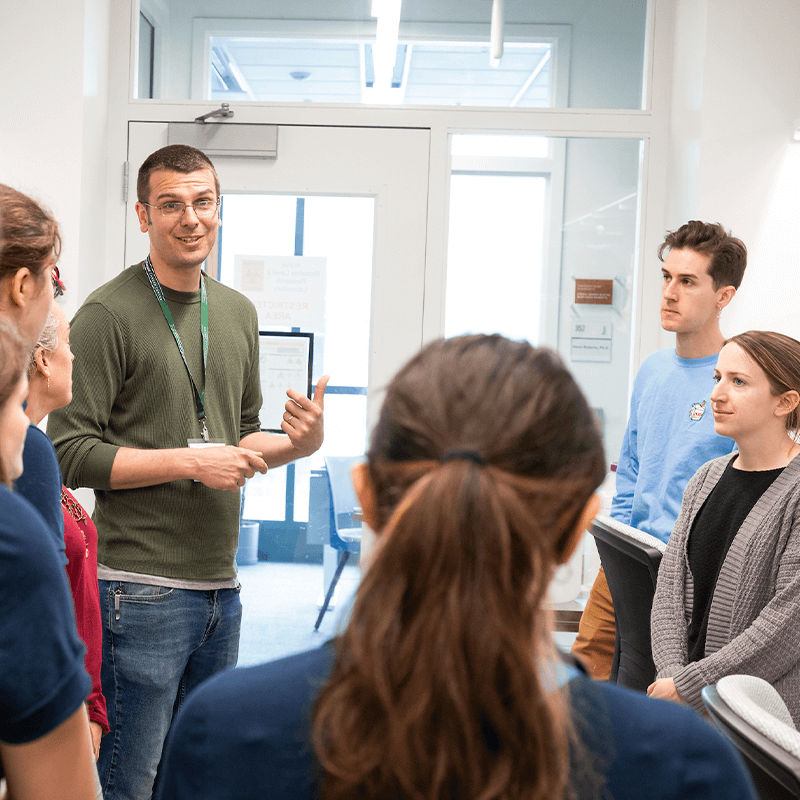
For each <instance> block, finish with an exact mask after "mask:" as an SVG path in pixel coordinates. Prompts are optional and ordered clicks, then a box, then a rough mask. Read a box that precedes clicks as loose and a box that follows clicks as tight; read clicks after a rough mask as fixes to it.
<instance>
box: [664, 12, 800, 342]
mask: <svg viewBox="0 0 800 800" xmlns="http://www.w3.org/2000/svg"><path fill="white" fill-rule="evenodd" d="M677 6H678V16H677V30H676V41H677V42H678V46H677V47H676V58H675V69H674V78H673V111H672V142H673V148H672V182H671V185H670V196H669V209H670V219H669V220H668V221H667V224H668V226H669V227H675V226H676V225H679V224H681V222H683V221H685V220H686V219H690V218H699V219H705V220H710V221H714V222H716V221H719V222H721V223H722V224H723V225H725V226H726V227H729V228H731V229H732V231H733V233H734V235H736V236H739V237H740V238H741V239H742V240H743V241H744V242H745V244H746V245H747V248H748V254H749V257H748V267H747V272H746V274H745V278H744V282H743V284H742V288H741V290H740V291H739V293H738V296H737V298H736V299H735V300H734V302H733V304H732V305H731V306H730V307H729V309H728V310H727V311H726V312H725V313H724V315H723V333H725V334H727V335H733V334H735V333H739V332H741V331H744V330H748V329H752V328H756V329H767V330H770V329H771V330H778V331H781V332H783V333H786V334H789V335H790V336H794V337H796V338H800V281H798V265H800V142H797V143H795V142H794V141H793V140H792V132H793V129H794V120H795V119H796V118H798V117H800V48H798V46H797V42H798V41H800V4H798V3H796V2H794V0H784V2H772V3H763V2H758V0H736V2H730V0H727V1H726V0H700V1H698V0H679V2H678V3H677ZM665 341H667V342H668V341H669V339H668V337H666V336H665Z"/></svg>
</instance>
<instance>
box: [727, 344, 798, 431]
mask: <svg viewBox="0 0 800 800" xmlns="http://www.w3.org/2000/svg"><path fill="white" fill-rule="evenodd" d="M725 344H737V345H739V347H741V348H742V350H744V351H745V353H747V355H748V356H750V358H752V359H753V361H755V362H756V364H758V366H759V367H761V369H763V370H764V374H765V375H766V376H767V380H768V381H769V388H770V390H771V391H772V394H773V396H774V397H777V396H778V395H781V394H783V393H784V392H791V391H792V390H794V391H795V392H797V393H798V394H800V342H798V341H797V339H793V338H792V337H791V336H785V335H784V334H782V333H776V332H775V331H746V332H745V333H739V334H737V335H736V336H731V338H730V339H727V340H726V341H725ZM723 346H724V345H723ZM786 430H787V431H789V432H790V433H795V434H800V406H797V407H796V408H795V409H794V410H793V411H792V413H791V414H788V415H787V417H786Z"/></svg>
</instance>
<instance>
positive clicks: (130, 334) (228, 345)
mask: <svg viewBox="0 0 800 800" xmlns="http://www.w3.org/2000/svg"><path fill="white" fill-rule="evenodd" d="M205 282H206V289H207V292H208V305H209V350H208V364H207V367H206V382H205V389H206V392H205V406H206V415H207V425H208V430H209V434H210V436H211V438H212V439H215V440H224V441H225V443H226V444H229V445H238V444H239V442H240V441H241V439H242V438H243V437H244V436H247V435H248V434H250V433H254V432H255V431H257V430H258V429H259V421H258V414H259V411H260V409H261V387H260V385H259V372H258V366H259V351H258V323H257V317H256V311H255V309H254V308H253V305H252V304H251V303H250V301H249V300H247V299H246V298H245V297H243V296H242V295H241V294H239V293H238V292H235V291H234V290H232V289H230V288H228V287H226V286H224V285H222V284H220V283H218V282H217V281H214V280H212V279H211V278H209V277H207V276H206V277H205ZM164 294H165V296H166V299H167V303H168V305H169V308H170V311H171V312H172V316H173V318H174V320H175V327H176V328H177V330H178V333H179V335H180V337H181V340H182V342H183V347H184V350H185V352H186V359H187V362H188V364H189V368H190V369H191V372H192V376H193V378H194V379H195V382H196V383H197V385H198V390H200V389H202V385H203V384H202V347H201V336H200V292H199V291H197V292H176V291H172V290H170V289H168V288H166V287H164ZM70 342H71V347H72V351H73V353H74V354H75V362H74V364H73V400H72V403H70V404H69V405H68V406H66V407H65V408H63V409H60V410H58V411H54V412H52V413H51V414H50V416H49V419H48V426H47V431H48V434H49V435H50V438H51V439H52V440H53V443H54V444H55V447H56V452H57V453H58V458H59V462H60V464H61V470H62V472H63V475H64V483H65V484H66V485H67V486H69V487H71V488H73V487H76V486H89V487H92V488H93V489H95V498H96V505H95V512H94V522H95V525H96V526H97V532H98V549H97V560H98V562H100V563H101V564H104V565H105V566H107V567H111V568H113V569H119V570H127V571H130V572H137V573H140V574H149V575H161V576H164V577H169V578H183V579H191V580H214V579H222V578H231V577H233V576H234V575H235V567H234V556H235V554H236V546H237V537H238V528H239V525H238V521H239V495H238V494H234V493H230V492H222V491H218V490H214V489H209V488H208V487H206V486H204V485H203V484H201V483H197V482H195V481H192V480H176V481H172V482H170V483H164V484H160V485H157V486H150V487H145V488H141V489H125V490H120V489H117V490H113V491H112V490H111V487H110V481H111V467H112V464H113V462H114V457H115V456H116V453H117V450H118V449H119V448H120V447H134V448H143V449H147V450H153V449H160V448H173V447H186V446H187V440H188V439H196V438H199V436H200V425H199V423H198V420H197V413H196V410H195V402H194V394H193V392H192V388H191V384H190V382H189V378H188V376H187V374H186V368H185V367H184V364H183V361H182V359H181V356H180V353H179V352H178V347H177V345H176V344H175V340H174V339H173V336H172V332H171V331H170V328H169V325H168V324H167V322H166V320H165V319H164V316H163V314H162V312H161V308H160V306H159V305H158V301H157V300H156V297H155V295H154V294H153V290H152V289H151V287H150V284H149V283H148V281H147V276H146V275H145V272H144V270H143V268H142V265H141V264H137V265H135V266H133V267H129V268H128V269H126V270H125V271H124V272H122V273H121V274H120V275H118V276H117V277H116V278H114V279H113V280H111V281H109V282H108V283H107V284H105V285H104V286H101V287H100V288H99V289H97V290H96V291H95V292H93V293H92V294H91V295H90V296H89V297H88V298H87V300H86V302H85V303H84V304H83V306H82V307H81V308H80V309H79V310H78V313H77V314H76V315H75V318H74V319H73V320H72V326H71V329H70Z"/></svg>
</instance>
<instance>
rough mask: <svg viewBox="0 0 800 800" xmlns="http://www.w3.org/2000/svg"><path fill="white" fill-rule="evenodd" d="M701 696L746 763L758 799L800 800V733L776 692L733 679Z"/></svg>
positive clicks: (745, 678)
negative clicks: (796, 799)
mask: <svg viewBox="0 0 800 800" xmlns="http://www.w3.org/2000/svg"><path fill="white" fill-rule="evenodd" d="M701 694H702V697H703V702H704V703H705V705H706V708H707V709H708V713H709V714H710V715H711V719H713V720H714V724H715V725H716V726H717V728H719V730H720V731H721V732H722V733H723V734H724V735H725V736H726V737H727V738H728V739H729V740H730V741H731V742H733V744H734V745H736V748H737V749H738V750H739V752H740V753H741V755H742V757H743V758H744V761H745V764H747V767H748V769H749V770H750V775H751V776H752V778H753V783H754V784H755V787H756V791H757V792H758V796H759V797H760V798H762V800H784V798H797V797H800V732H798V731H797V730H795V727H794V724H793V723H792V718H791V716H790V715H789V712H788V710H787V709H786V705H785V704H784V702H783V700H782V699H781V697H780V695H778V693H777V692H776V691H775V689H774V688H773V687H772V686H771V685H770V684H769V683H767V682H766V681H764V680H762V679H761V678H756V677H754V676H753V675H728V676H726V677H724V678H720V680H719V682H718V683H717V685H716V686H706V687H705V688H704V689H703V691H702V693H701Z"/></svg>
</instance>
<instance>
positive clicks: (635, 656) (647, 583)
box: [589, 516, 666, 691]
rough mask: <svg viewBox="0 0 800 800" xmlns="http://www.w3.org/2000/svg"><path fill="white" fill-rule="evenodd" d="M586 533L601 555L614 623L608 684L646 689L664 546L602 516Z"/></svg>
mask: <svg viewBox="0 0 800 800" xmlns="http://www.w3.org/2000/svg"><path fill="white" fill-rule="evenodd" d="M589 533H591V534H592V536H594V538H595V543H596V544H597V550H598V552H599V553H600V561H601V562H602V564H603V570H604V571H605V574H606V580H607V581H608V588H609V589H610V590H611V599H612V600H613V602H614V614H615V616H616V621H617V641H616V646H615V652H614V663H613V665H612V668H611V680H612V681H615V682H616V683H618V684H620V685H621V686H627V687H628V688H631V689H638V690H639V691H645V690H646V689H647V687H648V686H649V685H650V684H651V683H652V682H653V680H654V678H655V674H656V668H655V665H654V664H653V653H652V650H651V648H650V612H651V610H652V608H653V595H654V594H655V590H656V581H657V579H658V567H659V564H660V563H661V555H662V554H663V552H664V550H665V548H666V545H665V544H664V543H663V542H662V541H661V540H660V539H656V538H655V537H654V536H650V535H649V534H647V533H645V532H644V531H640V530H637V529H636V528H631V527H630V526H629V525H623V524H622V523H619V522H617V521H616V520H614V519H611V517H605V516H598V517H597V518H596V519H595V521H594V522H593V523H592V527H591V528H590V529H589Z"/></svg>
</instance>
